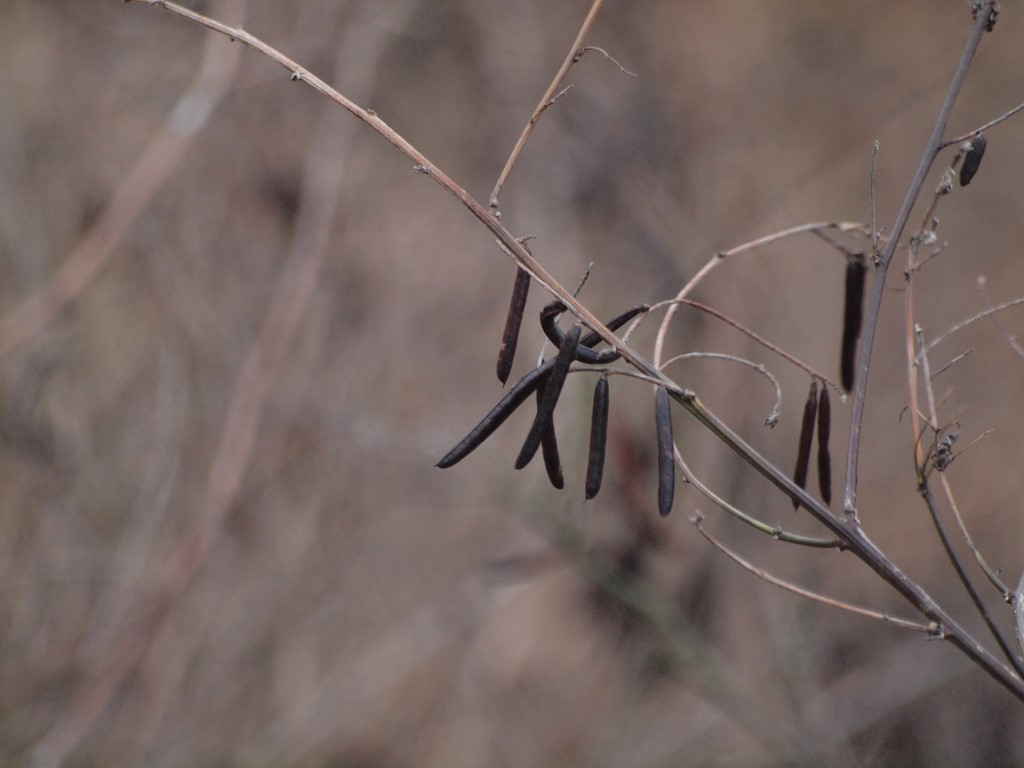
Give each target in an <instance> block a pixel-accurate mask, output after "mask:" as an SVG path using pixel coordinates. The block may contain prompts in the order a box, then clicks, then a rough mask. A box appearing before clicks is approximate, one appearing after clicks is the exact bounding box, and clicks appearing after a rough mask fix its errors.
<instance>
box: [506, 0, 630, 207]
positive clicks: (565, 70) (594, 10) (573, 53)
mask: <svg viewBox="0 0 1024 768" xmlns="http://www.w3.org/2000/svg"><path fill="white" fill-rule="evenodd" d="M602 5H604V0H594V2H593V4H592V5H591V6H590V11H588V12H587V17H586V18H585V19H584V20H583V24H582V26H580V31H579V32H577V33H576V39H575V40H574V41H573V44H572V49H571V50H570V51H569V53H568V55H567V56H566V57H565V61H563V62H562V66H560V67H559V68H558V72H556V73H555V79H554V80H552V81H551V85H549V86H548V89H547V90H546V91H544V95H543V96H541V97H540V102H539V103H538V104H537V106H536V108H535V109H534V110H533V114H532V115H530V119H529V120H528V121H527V123H526V127H525V128H523V132H522V133H521V134H520V135H519V139H518V140H517V141H516V145H515V147H513V148H512V154H510V155H509V156H508V160H507V161H506V162H505V167H504V168H503V169H502V171H501V175H500V176H498V182H497V183H496V184H495V185H494V190H493V191H492V192H491V197H490V208H491V211H493V212H494V214H495V215H496V216H497V217H498V218H501V214H500V213H499V212H498V199H499V198H500V197H501V190H502V189H503V188H504V187H505V182H507V181H508V177H509V174H511V173H512V169H513V168H514V167H515V164H516V162H517V161H518V160H519V156H520V155H521V154H522V153H523V147H525V146H526V142H527V141H528V140H529V138H530V135H531V134H532V133H533V129H534V127H535V126H536V125H537V121H539V120H540V116H541V115H542V114H544V111H545V110H546V109H547V108H548V107H550V106H551V105H552V104H553V103H554V102H555V99H556V98H558V96H560V95H561V94H560V93H558V90H559V87H560V86H561V85H562V81H564V80H565V76H566V75H567V74H569V70H570V69H571V68H572V65H573V64H575V63H576V62H578V61H579V60H580V59H581V58H582V55H583V53H584V52H585V50H586V49H584V48H583V47H582V46H583V40H584V39H585V38H586V36H587V33H588V32H589V31H590V28H591V26H593V24H594V19H596V18H597V14H598V12H599V11H600V10H601V6H602ZM598 50H600V49H598ZM601 52H602V53H604V51H601ZM605 56H608V54H607V53H605ZM608 58H611V57H610V56H608ZM612 61H615V60H614V59H612ZM615 63H616V64H618V62H617V61H616V62H615ZM619 68H620V69H622V65H621V64H619ZM625 71H626V70H625V69H623V72H625ZM629 74H632V73H629Z"/></svg>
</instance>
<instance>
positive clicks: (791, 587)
mask: <svg viewBox="0 0 1024 768" xmlns="http://www.w3.org/2000/svg"><path fill="white" fill-rule="evenodd" d="M691 522H692V523H693V524H694V527H696V529H697V530H698V531H700V534H701V536H703V537H704V538H705V539H707V540H708V541H709V542H710V543H711V544H713V545H714V546H715V548H716V549H718V550H719V551H720V552H722V553H723V554H724V555H726V556H727V557H729V558H730V559H731V560H733V561H734V562H735V563H737V564H738V565H740V566H741V567H743V568H744V569H746V570H748V571H750V572H751V573H752V574H754V575H755V576H757V577H758V578H759V579H762V580H764V581H767V582H768V583H769V584H773V585H774V586H776V587H780V588H781V589H784V590H786V591H787V592H792V593H793V594H794V595H800V597H806V598H807V599H808V600H814V601H815V602H817V603H822V604H823V605H830V606H832V607H833V608H840V609H841V610H844V611H849V612H850V613H855V614H857V615H858V616H866V617H867V618H869V619H877V620H878V621H884V622H888V623H890V624H895V625H896V626H897V627H900V628H902V629H912V630H914V631H915V632H923V633H925V634H926V635H934V634H935V630H936V627H935V625H934V624H922V623H921V622H919V621H909V620H907V619H901V618H898V617H896V616H890V615H889V614H887V613H880V612H879V611H873V610H871V609H870V608H861V607H860V606H857V605H853V604H852V603H846V602H843V601H842V600H836V599H835V598H832V597H828V596H826V595H822V594H819V593H818V592H812V591H810V590H809V589H804V588H803V587H798V586H796V585H795V584H791V583H790V582H788V581H784V580H783V579H780V578H778V577H777V576H772V575H771V574H770V573H768V572H767V571H765V570H763V569H761V568H758V567H757V566H756V565H754V564H753V563H751V562H750V561H749V560H745V559H744V558H742V557H740V556H739V554H737V553H736V552H734V551H733V550H731V549H729V548H728V547H727V546H725V544H723V543H722V542H720V541H719V540H718V539H716V538H715V537H714V536H712V535H711V534H710V533H708V532H707V531H706V530H704V518H703V517H702V516H701V515H700V513H699V512H698V513H697V515H695V516H694V517H693V518H692V519H691Z"/></svg>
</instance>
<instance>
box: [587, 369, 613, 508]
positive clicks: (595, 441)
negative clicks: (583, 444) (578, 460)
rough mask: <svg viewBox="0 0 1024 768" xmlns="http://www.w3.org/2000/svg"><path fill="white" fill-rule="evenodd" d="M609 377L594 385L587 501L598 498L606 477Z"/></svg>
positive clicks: (605, 376)
mask: <svg viewBox="0 0 1024 768" xmlns="http://www.w3.org/2000/svg"><path fill="white" fill-rule="evenodd" d="M608 391H609V389H608V375H607V374H605V375H604V376H602V377H601V378H599V379H598V380H597V384H595V385H594V410H593V414H592V415H591V417H590V454H589V455H588V457H587V485H586V489H585V492H586V498H587V501H589V500H590V499H592V498H594V497H595V496H597V492H598V491H600V490H601V479H602V478H603V477H604V454H605V449H606V448H607V445H608V402H609V397H608Z"/></svg>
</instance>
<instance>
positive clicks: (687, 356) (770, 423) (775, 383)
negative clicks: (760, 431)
mask: <svg viewBox="0 0 1024 768" xmlns="http://www.w3.org/2000/svg"><path fill="white" fill-rule="evenodd" d="M693 359H704V360H728V361H729V362H730V363H738V364H739V365H745V366H747V367H748V368H752V369H753V370H754V371H756V372H757V373H760V374H761V375H762V376H764V377H765V378H766V379H768V383H769V384H771V385H772V388H773V389H774V390H775V402H774V403H772V409H771V411H770V412H769V413H768V415H767V416H766V417H765V419H764V425H765V426H766V427H774V426H775V425H776V424H778V423H779V415H780V414H781V412H782V385H780V384H779V380H778V379H777V378H775V374H773V373H772V372H771V371H769V370H768V369H767V368H765V367H764V366H763V365H761V363H755V362H754V361H753V360H747V359H745V358H742V357H737V356H736V355H727V354H725V353H724V352H684V353H683V354H681V355H676V356H675V357H671V358H669V359H668V360H666V361H665V365H664V366H662V367H663V368H668V367H669V366H670V365H671V364H672V363H675V362H677V361H679V360H693Z"/></svg>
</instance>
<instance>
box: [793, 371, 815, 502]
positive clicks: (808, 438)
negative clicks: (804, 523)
mask: <svg viewBox="0 0 1024 768" xmlns="http://www.w3.org/2000/svg"><path fill="white" fill-rule="evenodd" d="M817 416H818V382H817V381H816V380H815V379H811V391H810V392H809V393H808V394H807V402H806V403H805V404H804V418H803V421H801V422H800V444H799V446H798V447H797V452H796V469H794V470H793V482H794V483H796V484H797V485H798V486H800V487H801V488H806V487H807V470H808V468H809V466H810V463H811V442H812V441H813V440H814V420H815V419H816V418H817ZM799 506H800V502H798V501H794V502H793V509H797V508H798V507H799Z"/></svg>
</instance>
